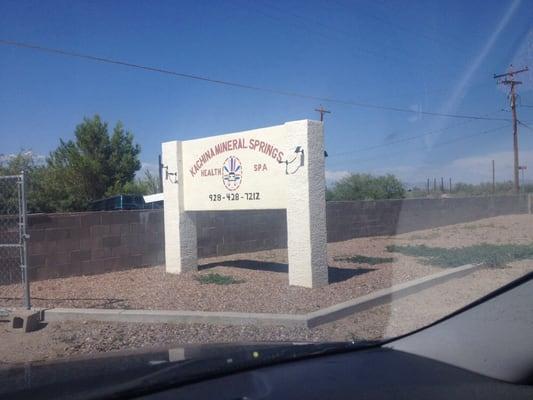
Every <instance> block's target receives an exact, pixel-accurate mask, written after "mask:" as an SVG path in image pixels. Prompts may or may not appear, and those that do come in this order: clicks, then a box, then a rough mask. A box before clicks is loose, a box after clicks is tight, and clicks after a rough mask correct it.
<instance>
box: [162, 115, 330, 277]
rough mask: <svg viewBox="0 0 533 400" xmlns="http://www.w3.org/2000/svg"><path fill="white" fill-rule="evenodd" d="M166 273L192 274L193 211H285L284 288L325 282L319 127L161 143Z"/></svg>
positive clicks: (308, 124) (296, 125)
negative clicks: (286, 263) (286, 276)
mask: <svg viewBox="0 0 533 400" xmlns="http://www.w3.org/2000/svg"><path fill="white" fill-rule="evenodd" d="M162 147H163V155H162V162H163V168H164V176H163V198H164V220H165V259H166V270H167V272H170V273H181V272H186V271H195V270H197V247H196V246H197V245H196V240H197V236H196V217H195V212H196V211H206V210H246V209H276V208H282V209H283V208H284V209H287V236H288V255H289V284H291V285H297V286H305V287H319V286H323V285H326V284H327V283H328V267H327V257H326V207H325V206H326V204H325V188H326V183H325V173H324V138H323V126H322V123H320V122H315V121H308V120H303V121H294V122H287V123H285V124H283V125H278V126H273V127H269V128H262V129H255V130H251V131H245V132H239V133H231V134H226V135H219V136H212V137H208V138H203V139H196V140H188V141H182V142H180V141H173V142H166V143H163V146H162Z"/></svg>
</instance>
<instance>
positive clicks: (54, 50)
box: [0, 39, 509, 121]
mask: <svg viewBox="0 0 533 400" xmlns="http://www.w3.org/2000/svg"><path fill="white" fill-rule="evenodd" d="M0 44H1V45H6V46H14V47H21V48H26V49H31V50H37V51H42V52H46V53H52V54H60V55H63V56H68V57H75V58H82V59H86V60H91V61H97V62H101V63H107V64H114V65H120V66H123V67H130V68H137V69H142V70H144V71H149V72H156V73H160V74H166V75H171V76H175V77H179V78H185V79H194V80H198V81H204V82H209V83H214V84H218V85H225V86H231V87H236V88H240V89H247V90H254V91H259V92H265V93H271V94H276V95H280V96H288V97H298V98H301V99H309V100H315V101H322V102H328V103H336V104H344V105H349V106H354V107H359V108H367V109H375V110H384V111H394V112H401V113H409V114H413V113H414V114H422V115H430V116H433V117H445V118H459V119H474V120H487V121H509V119H506V118H490V117H483V116H479V115H467V114H448V113H438V112H430V111H416V110H411V109H408V108H402V107H389V106H383V105H379V104H369V103H362V102H357V101H351V100H342V99H335V98H331V97H322V96H314V95H307V94H303V93H297V92H290V91H284V90H277V89H271V88H266V87H261V86H253V85H248V84H244V83H239V82H234V81H225V80H221V79H212V78H208V77H205V76H201V75H195V74H187V73H183V72H177V71H172V70H169V69H164V68H159V67H151V66H147V65H141V64H134V63H130V62H127V61H122V60H116V59H111V58H105V57H98V56H93V55H89V54H84V53H76V52H72V51H67V50H62V49H57V48H52V47H45V46H40V45H35V44H30V43H24V42H17V41H12V40H5V39H0Z"/></svg>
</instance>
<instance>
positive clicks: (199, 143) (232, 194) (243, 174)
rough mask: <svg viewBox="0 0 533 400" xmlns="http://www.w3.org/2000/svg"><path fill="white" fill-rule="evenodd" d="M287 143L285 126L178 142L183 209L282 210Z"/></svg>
mask: <svg viewBox="0 0 533 400" xmlns="http://www.w3.org/2000/svg"><path fill="white" fill-rule="evenodd" d="M286 147H287V140H286V128H285V126H284V125H280V126H274V127H271V128H264V129H255V130H252V131H246V132H239V133H231V134H228V135H220V136H214V137H209V138H203V139H197V140H188V141H186V142H182V152H183V167H184V171H183V174H184V176H183V187H184V208H185V210H187V211H188V210H190V211H200V210H243V209H274V208H286V207H287V175H286V173H285V164H284V163H283V161H285V159H286V156H287V155H288V154H287V151H288V149H287V148H286ZM290 156H291V157H293V158H294V157H295V156H296V154H294V151H293V154H291V155H290Z"/></svg>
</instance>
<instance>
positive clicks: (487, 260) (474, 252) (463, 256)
mask: <svg viewBox="0 0 533 400" xmlns="http://www.w3.org/2000/svg"><path fill="white" fill-rule="evenodd" d="M387 251H389V252H391V253H400V254H404V255H406V256H413V257H421V258H423V259H424V263H426V264H432V265H437V266H439V267H459V266H461V265H465V264H483V265H486V266H489V267H501V266H504V265H506V264H507V263H510V262H512V261H517V260H525V259H530V258H533V245H526V244H488V243H482V244H477V245H474V246H469V247H454V248H451V249H445V248H442V247H428V246H426V245H417V246H397V245H389V246H387Z"/></svg>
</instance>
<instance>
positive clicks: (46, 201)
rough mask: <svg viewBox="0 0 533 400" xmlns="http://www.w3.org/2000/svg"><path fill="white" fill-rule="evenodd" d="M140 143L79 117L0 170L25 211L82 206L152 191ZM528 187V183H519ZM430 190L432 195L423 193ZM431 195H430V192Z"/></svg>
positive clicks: (467, 190) (348, 181)
mask: <svg viewBox="0 0 533 400" xmlns="http://www.w3.org/2000/svg"><path fill="white" fill-rule="evenodd" d="M140 153H141V147H140V146H139V144H137V143H135V141H134V136H133V134H132V133H131V132H129V131H127V130H126V129H125V128H124V125H123V124H122V123H121V122H117V123H116V124H115V126H114V127H113V129H112V130H110V128H109V126H108V124H107V123H106V122H104V121H102V120H101V118H100V117H99V116H98V115H95V116H94V117H92V118H84V119H83V121H82V122H81V123H80V124H79V125H77V126H76V129H75V130H74V138H73V139H72V140H67V141H64V140H62V139H61V140H60V141H59V145H58V147H57V148H56V149H55V150H53V151H52V152H50V154H49V155H48V156H47V157H46V159H45V161H44V162H38V161H37V160H36V159H35V157H34V155H33V154H32V153H31V152H20V153H19V154H17V155H15V156H12V157H8V158H7V159H3V160H0V175H16V174H19V173H20V171H22V170H24V171H25V172H26V175H27V203H28V210H29V212H32V213H36V212H65V211H84V210H87V209H88V207H89V205H90V203H91V202H92V201H95V200H99V199H102V198H105V197H109V196H113V195H117V194H141V195H144V194H151V193H157V192H159V191H160V190H161V189H160V188H159V179H158V178H157V177H155V176H153V175H152V174H151V173H150V172H149V171H145V174H144V176H143V177H142V178H136V173H137V172H138V171H139V170H140V169H141V161H140V159H139V155H140ZM523 189H524V191H526V192H533V185H524V187H523ZM512 190H513V186H512V182H501V183H496V185H495V188H494V192H493V187H492V184H489V183H480V184H466V183H456V184H455V185H454V190H453V192H452V193H448V194H449V195H454V196H475V195H491V194H506V193H512ZM429 195H432V194H429ZM433 195H434V194H433ZM426 196H428V194H427V193H426V192H425V191H424V190H423V189H420V188H413V189H411V190H409V191H407V190H406V189H405V187H404V185H403V184H402V182H401V181H400V180H399V179H398V178H397V177H396V176H394V175H392V174H387V175H383V176H375V175H371V174H365V173H352V174H349V175H347V176H346V177H344V178H342V179H340V180H338V181H336V182H335V183H333V185H331V187H329V188H327V189H326V200H328V201H350V200H382V199H403V198H405V197H426Z"/></svg>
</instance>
